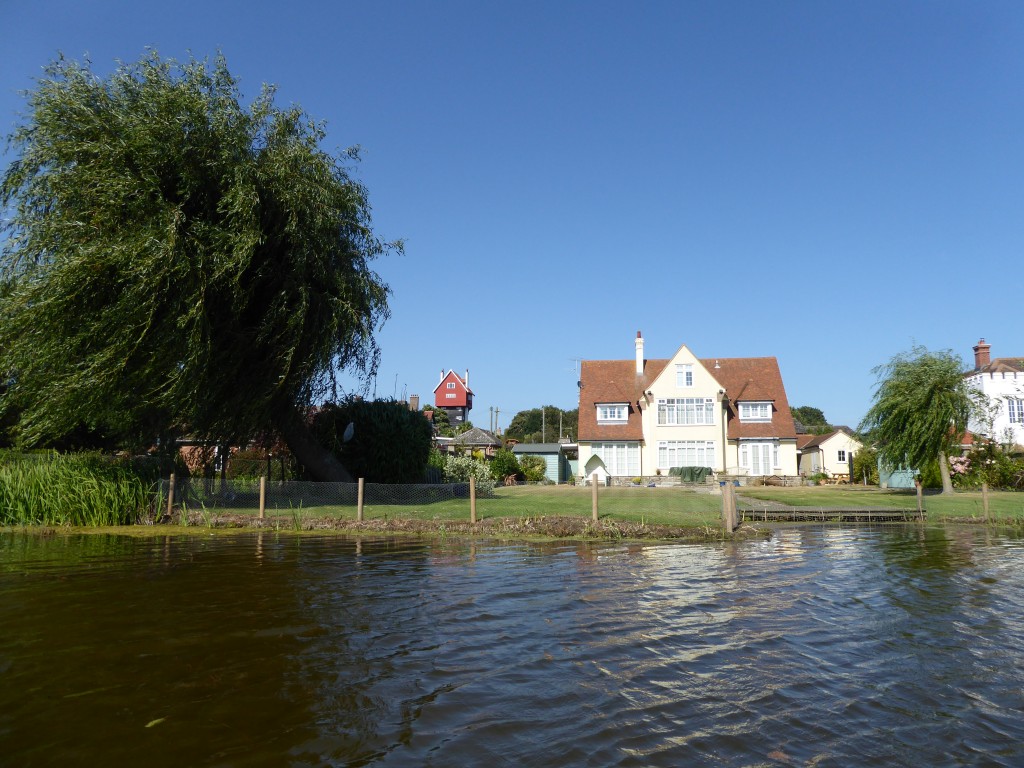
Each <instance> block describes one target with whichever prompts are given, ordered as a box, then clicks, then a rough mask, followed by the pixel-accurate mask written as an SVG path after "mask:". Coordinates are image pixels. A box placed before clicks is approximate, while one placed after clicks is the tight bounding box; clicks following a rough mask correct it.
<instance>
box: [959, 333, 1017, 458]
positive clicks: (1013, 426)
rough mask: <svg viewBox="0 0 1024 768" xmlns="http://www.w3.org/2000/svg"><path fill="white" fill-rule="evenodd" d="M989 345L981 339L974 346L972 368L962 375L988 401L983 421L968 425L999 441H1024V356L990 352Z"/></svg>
mask: <svg viewBox="0 0 1024 768" xmlns="http://www.w3.org/2000/svg"><path fill="white" fill-rule="evenodd" d="M990 350H991V345H990V344H986V343H985V340H984V339H980V340H979V341H978V343H977V345H975V347H974V370H973V371H968V372H967V373H966V374H965V377H966V379H967V381H968V383H969V384H970V385H971V386H972V387H973V388H974V389H975V390H977V391H978V392H980V393H981V394H982V395H984V397H985V400H986V401H987V403H988V408H989V418H988V419H986V420H985V422H987V421H991V423H990V424H989V423H985V422H983V421H979V420H978V419H973V420H972V421H971V423H970V425H969V426H968V429H969V430H970V431H971V432H973V433H975V434H977V435H984V436H985V437H988V438H991V439H993V440H995V441H996V442H999V443H1014V444H1017V445H1024V356H1022V357H997V358H996V359H995V360H992V359H991V356H990Z"/></svg>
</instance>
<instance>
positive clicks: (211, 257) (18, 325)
mask: <svg viewBox="0 0 1024 768" xmlns="http://www.w3.org/2000/svg"><path fill="white" fill-rule="evenodd" d="M273 96H274V91H273V89H272V88H269V87H265V88H264V90H263V92H262V93H261V94H260V96H259V97H258V98H257V99H256V100H255V102H254V103H253V104H252V106H251V107H250V108H243V107H242V105H241V104H240V102H239V98H240V94H239V91H238V87H237V85H236V81H235V80H234V79H233V78H232V76H231V74H230V73H229V72H228V69H227V66H226V64H225V62H224V59H223V58H222V57H217V58H216V59H215V60H214V61H213V62H212V64H211V63H208V62H205V61H190V62H188V63H185V64H178V63H176V62H173V61H163V60H161V59H160V58H159V56H158V55H157V54H156V53H152V54H149V55H147V56H146V57H144V58H143V59H142V60H140V61H139V62H137V63H134V64H123V65H121V66H119V67H118V68H117V69H116V70H115V71H114V72H113V73H112V74H111V75H110V76H109V77H107V78H106V79H101V78H99V77H97V76H96V75H94V74H93V73H92V71H91V69H90V66H89V65H88V64H79V63H76V62H71V61H67V60H65V59H63V58H61V59H59V60H58V61H56V62H55V63H53V64H51V65H50V66H49V67H48V68H47V69H46V70H45V75H44V77H43V78H42V79H41V80H40V81H39V82H38V85H37V87H36V89H35V90H34V91H33V92H32V93H30V94H29V96H28V111H27V117H26V120H25V122H24V123H23V124H22V125H20V126H19V127H18V128H17V129H16V130H15V132H14V134H13V135H12V136H11V144H10V146H11V147H12V149H13V151H15V152H16V153H17V156H16V157H15V158H14V160H13V161H12V162H11V163H10V165H9V167H8V168H7V170H6V172H5V174H4V176H3V179H2V182H0V207H2V208H4V209H5V210H6V211H7V216H6V217H5V219H4V220H3V223H2V229H3V231H4V233H5V234H6V235H7V240H6V243H5V244H4V247H3V252H2V261H0V283H2V284H3V286H4V287H3V289H2V290H0V371H3V372H7V373H9V374H11V375H12V376H13V386H12V391H13V392H14V393H15V395H16V397H15V398H14V400H16V402H17V405H18V407H19V408H20V412H19V429H20V436H21V438H23V439H24V440H25V441H26V442H27V443H29V444H34V443H38V442H40V441H43V440H46V439H48V438H54V437H58V436H61V435H65V434H68V433H69V432H72V431H73V430H76V429H78V428H79V426H80V425H81V424H82V423H83V422H84V424H85V426H86V427H87V428H88V429H92V430H98V431H101V432H103V433H104V434H105V435H107V436H110V435H116V436H118V437H119V438H120V439H121V440H122V441H125V442H136V443H139V444H147V443H148V442H150V441H152V440H153V438H154V437H156V436H157V435H168V434H174V433H175V432H181V431H187V432H188V433H189V434H191V435H193V436H196V437H201V438H208V439H211V440H215V441H218V442H235V441H239V440H241V439H244V438H246V437H247V436H249V435H251V434H253V433H254V432H256V431H258V430H261V429H266V428H269V427H270V426H271V425H277V426H280V424H279V422H283V421H286V420H289V421H291V422H293V423H294V422H295V421H296V417H295V414H296V411H299V410H301V409H302V407H303V406H305V405H308V404H310V403H314V402H320V401H321V400H322V399H323V397H325V396H327V395H329V394H330V393H333V392H334V390H335V388H336V376H337V372H338V370H339V366H348V367H350V368H352V369H353V370H354V371H356V372H357V373H360V372H361V373H364V374H365V373H367V372H370V371H372V370H373V369H374V368H375V366H376V363H377V359H378V349H377V346H376V343H375V342H374V339H373V332H374V330H375V329H376V327H377V326H378V325H379V323H380V322H382V321H383V319H384V318H385V317H386V316H387V314H388V310H387V304H386V299H387V296H388V288H387V286H385V285H384V284H383V283H382V282H381V281H380V279H379V278H378V276H377V275H376V274H375V273H374V272H372V271H371V270H370V269H369V266H368V265H369V262H370V261H371V260H372V259H374V258H376V257H378V256H380V255H382V254H385V253H387V252H389V251H391V250H394V249H396V248H400V246H398V245H393V244H388V243H384V242H381V241H380V240H378V239H377V238H376V237H375V236H374V234H373V232H372V231H371V228H370V206H369V203H368V200H367V193H366V190H365V189H364V187H363V186H362V185H361V184H359V183H358V182H356V181H354V180H353V179H352V178H351V177H350V175H349V170H348V167H347V166H348V165H350V164H351V162H353V161H354V160H355V159H356V158H355V154H354V153H350V154H345V155H342V156H341V157H335V156H333V155H331V154H328V153H327V152H324V151H323V150H322V149H321V148H320V143H321V141H322V140H323V139H324V138H325V134H324V130H323V127H322V126H321V125H320V124H318V123H315V122H314V121H312V120H311V119H310V118H309V117H308V116H307V115H305V114H304V113H303V112H302V111H301V110H300V109H299V108H298V107H294V106H293V107H289V108H287V109H279V108H276V107H275V106H274V105H273ZM11 402H13V401H11ZM0 407H3V406H2V405H0ZM165 444H166V441H165Z"/></svg>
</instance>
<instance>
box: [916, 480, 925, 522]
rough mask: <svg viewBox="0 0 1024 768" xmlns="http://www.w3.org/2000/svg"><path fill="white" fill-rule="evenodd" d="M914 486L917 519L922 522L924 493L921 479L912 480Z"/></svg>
mask: <svg viewBox="0 0 1024 768" xmlns="http://www.w3.org/2000/svg"><path fill="white" fill-rule="evenodd" d="M914 486H915V487H916V488H917V517H918V518H919V519H920V521H921V522H922V523H923V522H924V499H923V496H924V491H923V490H922V485H921V478H920V477H915V478H914Z"/></svg>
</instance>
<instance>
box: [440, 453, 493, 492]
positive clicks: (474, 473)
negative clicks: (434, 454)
mask: <svg viewBox="0 0 1024 768" xmlns="http://www.w3.org/2000/svg"><path fill="white" fill-rule="evenodd" d="M470 477H474V478H476V490H477V493H480V494H483V495H486V494H490V493H491V492H492V491H494V478H492V477H491V469H490V467H488V466H487V465H486V464H485V463H484V462H482V461H477V460H476V459H474V458H472V457H470V456H446V457H445V460H444V479H445V482H447V483H468V482H469V478H470Z"/></svg>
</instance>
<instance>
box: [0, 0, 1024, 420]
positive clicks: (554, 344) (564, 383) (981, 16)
mask: <svg viewBox="0 0 1024 768" xmlns="http://www.w3.org/2000/svg"><path fill="white" fill-rule="evenodd" d="M0 21H2V22H3V27H4V45H3V46H0V131H2V132H3V133H9V132H10V129H11V128H12V127H13V125H14V124H15V122H16V120H17V115H18V113H19V112H20V111H22V110H23V107H24V100H23V98H22V97H21V96H19V95H18V92H19V91H20V90H23V89H26V88H30V87H31V86H32V82H33V78H34V77H37V76H38V75H39V74H40V72H41V68H42V67H43V66H44V65H45V64H46V63H47V62H48V61H50V60H51V59H53V58H54V57H55V55H56V54H57V52H58V51H62V52H63V53H64V54H65V55H67V56H68V57H70V58H76V59H80V58H82V57H83V56H84V55H85V54H88V55H89V57H90V58H91V60H92V61H93V64H94V68H95V69H96V70H97V71H98V72H107V71H109V70H110V69H111V68H112V67H113V66H114V62H115V60H118V59H120V60H124V61H134V60H135V59H138V58H139V57H140V56H141V55H142V54H143V53H144V51H145V49H146V47H147V46H149V47H154V48H156V49H157V50H158V51H159V52H160V53H161V54H162V55H163V56H165V57H173V58H179V59H182V58H187V56H188V55H189V52H191V53H192V54H194V55H195V56H197V57H203V56H207V55H211V54H213V53H215V52H216V51H218V50H220V51H222V52H223V53H224V55H225V56H226V58H227V61H228V65H229V67H230V69H231V70H232V72H233V73H234V74H235V75H236V76H238V77H239V78H241V84H242V89H243V92H244V94H245V97H246V100H249V99H251V98H252V97H253V96H254V95H255V94H256V93H257V92H258V90H259V88H260V85H261V84H262V83H264V82H266V83H274V84H276V85H277V86H278V102H279V104H282V105H286V104H290V103H298V104H301V105H302V107H303V108H304V109H305V110H306V111H307V112H309V113H310V115H312V116H313V117H315V118H317V119H319V120H323V121H326V123H327V131H328V138H327V144H326V147H327V148H328V149H334V148H343V147H347V146H350V145H356V144H358V145H360V146H361V147H362V150H363V161H362V163H361V164H360V165H359V167H358V169H357V176H358V177H359V178H360V179H361V180H362V181H363V182H364V183H365V184H366V185H367V187H368V189H369V191H370V198H371V202H372V204H373V208H374V224H375V228H376V230H377V231H378V233H379V234H380V235H381V236H382V237H384V238H387V239H395V238H402V239H404V240H405V243H406V253H405V255H404V256H402V257H399V258H390V259H387V260H383V261H379V262H377V263H376V269H377V271H378V272H379V273H380V275H381V276H382V277H383V279H384V280H385V281H386V282H388V283H389V284H390V286H391V288H392V290H393V296H392V299H391V309H392V317H391V319H390V320H389V321H388V322H387V324H386V325H385V326H384V328H383V330H382V331H381V332H380V334H379V335H378V339H379V343H380V345H381V347H382V350H383V361H382V364H381V367H380V370H379V373H378V376H377V379H376V381H375V382H374V383H372V384H371V388H370V390H371V394H372V393H373V391H374V389H375V391H376V394H377V396H379V397H391V396H393V395H397V396H402V395H403V394H419V395H420V396H421V398H423V399H424V401H425V400H426V399H428V398H429V397H430V394H431V391H432V390H433V388H434V386H436V384H437V383H438V381H439V378H440V371H441V370H442V369H445V370H447V369H449V368H454V369H455V370H456V371H459V372H462V371H464V370H465V369H467V368H468V369H469V372H470V386H471V387H472V389H473V390H474V392H475V393H476V400H475V407H474V410H473V412H472V414H471V418H472V419H473V421H474V423H476V424H477V425H478V426H483V427H487V426H488V425H489V423H490V415H489V414H490V411H489V409H490V408H498V409H500V414H501V415H500V419H499V422H500V426H502V427H505V426H507V425H508V421H509V419H510V418H511V417H512V415H514V414H515V413H516V412H517V411H519V410H522V409H526V408H532V407H537V406H540V405H541V404H551V405H556V406H559V407H562V408H574V407H576V405H577V396H578V395H577V389H576V380H577V375H576V373H575V370H574V369H575V360H576V359H579V358H583V359H612V358H630V357H632V355H633V339H634V338H635V336H636V332H637V330H642V331H643V335H644V338H645V341H646V352H647V355H648V357H669V356H671V355H672V354H673V353H674V352H675V351H676V349H677V348H678V347H679V345H681V344H684V343H685V344H686V345H687V346H688V347H689V348H690V349H691V350H692V351H693V352H694V353H695V354H696V355H698V356H699V357H705V358H714V357H744V356H762V355H769V356H776V357H777V358H778V360H779V364H780V367H781V369H782V374H783V378H784V381H785V384H786V390H787V393H788V395H789V400H790V403H791V404H793V405H813V406H815V407H818V408H821V409H822V410H823V411H824V412H825V415H826V416H827V417H828V418H829V420H830V421H832V422H833V423H845V424H850V425H856V423H857V422H858V421H859V420H860V419H861V418H862V416H863V415H864V412H865V411H866V410H867V408H868V407H869V405H870V401H871V395H872V391H873V387H874V383H875V377H874V375H873V374H872V372H871V369H872V368H874V367H875V366H877V365H879V364H882V363H885V362H886V361H887V360H889V358H890V357H891V356H892V355H894V354H896V353H898V352H900V351H904V350H907V349H909V348H910V347H911V346H912V345H914V344H923V345H925V346H927V347H929V348H932V349H945V348H953V349H954V350H955V351H956V352H958V353H959V354H961V355H962V356H963V358H964V360H965V364H966V363H967V362H968V361H973V356H972V352H971V347H972V346H973V345H974V344H975V343H976V342H977V340H978V339H979V337H982V336H983V337H985V338H986V339H987V340H988V342H989V343H991V344H992V355H993V357H999V356H1011V355H1021V354H1024V339H1022V330H1024V312H1022V311H1021V305H1020V296H1021V291H1022V281H1021V279H1020V275H1021V266H1020V265H1021V250H1022V241H1024V216H1022V215H1021V201H1022V195H1021V192H1022V190H1021V187H1022V185H1024V173H1022V170H1024V4H1021V3H1019V2H982V3H978V2H955V3H954V2H935V1H932V2H896V3H893V2H888V1H887V2H870V1H869V2H857V3H822V2H816V1H815V2H701V3H697V2H681V1H680V2H638V3H621V2H619V3H611V2H560V1H557V0H546V1H544V2H516V3H499V2H483V1H481V0H476V1H473V2H471V1H469V0H466V1H465V2H461V1H460V2H451V1H448V0H434V1H433V2H415V3H414V2H387V1H386V0H383V1H381V2H358V3H356V2H345V1H344V0H339V1H338V2H306V3H304V2H295V3H290V4H284V3H276V2H275V3H271V2H262V1H259V0H256V1H252V0H250V1H249V2H217V1H216V0H206V2H193V1H192V0H182V1H179V2H174V3H156V2H140V1H139V0H131V1H130V2H115V1H114V0H94V1H93V2H89V3H84V2H81V1H79V2H60V1H56V0H54V1H48V0H37V1H36V2H32V3H23V2H12V1H11V0H0ZM9 159H10V157H9V156H4V158H3V161H2V162H3V163H4V165H6V163H7V162H8V161H9ZM350 386H352V387H353V388H355V383H354V382H352V383H351V384H350Z"/></svg>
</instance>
